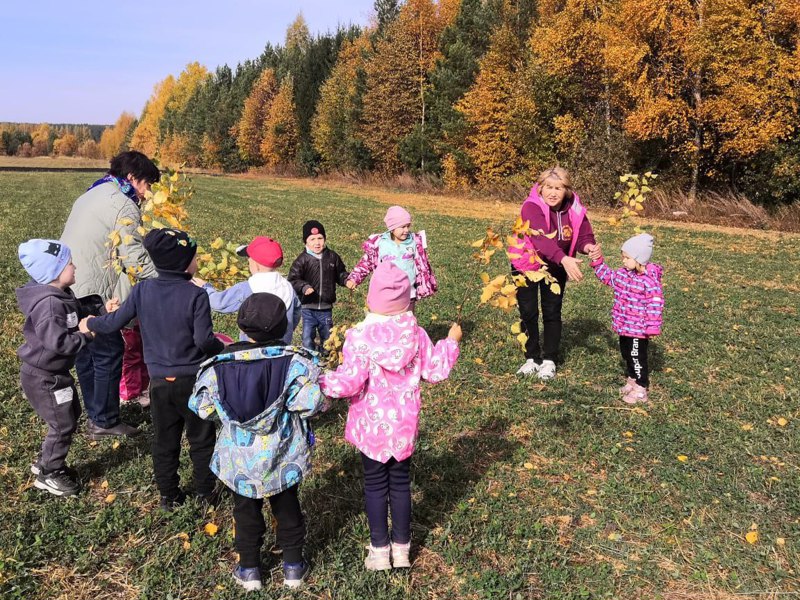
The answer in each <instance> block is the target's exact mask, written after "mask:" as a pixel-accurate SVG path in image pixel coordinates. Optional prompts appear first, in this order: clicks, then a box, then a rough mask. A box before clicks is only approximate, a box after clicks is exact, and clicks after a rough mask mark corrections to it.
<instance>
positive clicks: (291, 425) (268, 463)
mask: <svg viewBox="0 0 800 600" xmlns="http://www.w3.org/2000/svg"><path fill="white" fill-rule="evenodd" d="M319 374H320V368H319V366H318V364H317V358H316V355H314V354H312V353H310V352H308V351H307V350H304V349H302V348H296V347H293V346H268V347H254V348H251V349H243V350H238V351H235V352H229V353H223V354H219V355H217V356H215V357H213V358H211V359H209V360H207V361H206V362H204V363H203V364H202V365H201V367H200V371H199V372H198V375H197V381H196V382H195V386H194V390H193V392H192V397H191V398H190V400H189V408H190V409H191V410H192V411H194V412H195V413H197V415H199V416H200V418H201V419H212V420H219V421H220V422H221V424H222V427H221V428H220V430H219V434H218V435H217V443H216V446H215V447H214V454H213V456H212V458H211V470H212V471H213V472H214V474H215V475H216V476H217V477H218V478H219V479H220V480H221V481H222V482H223V483H224V484H225V485H226V486H228V487H229V488H230V489H232V490H233V491H235V492H236V493H237V494H240V495H241V496H246V497H248V498H267V497H269V496H274V495H275V494H278V493H280V492H282V491H284V490H286V489H288V488H290V487H292V486H294V485H297V484H298V483H300V482H301V481H302V480H303V477H304V476H305V475H306V474H307V473H308V472H309V470H310V468H311V451H312V446H313V444H314V435H313V432H312V430H311V425H310V424H309V423H308V418H309V417H311V416H313V415H315V414H317V413H319V412H321V411H323V410H326V409H327V406H326V405H325V398H324V396H322V394H321V393H320V389H319V384H318V383H317V379H318V377H319Z"/></svg>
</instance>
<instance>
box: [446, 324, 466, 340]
mask: <svg viewBox="0 0 800 600" xmlns="http://www.w3.org/2000/svg"><path fill="white" fill-rule="evenodd" d="M462 336H463V332H462V331H461V325H459V324H458V323H453V324H452V325H451V326H450V331H448V332H447V337H449V338H450V339H451V340H455V341H457V342H460V341H461V338H462Z"/></svg>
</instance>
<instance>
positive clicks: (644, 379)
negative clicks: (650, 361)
mask: <svg viewBox="0 0 800 600" xmlns="http://www.w3.org/2000/svg"><path fill="white" fill-rule="evenodd" d="M647 346H648V339H647V338H633V337H625V336H622V335H621V336H619V350H620V352H621V353H622V359H623V360H624V361H625V367H626V372H627V374H628V377H630V378H631V379H635V380H636V383H637V384H638V385H640V386H642V387H643V388H646V387H649V386H650V369H649V367H648V365H647Z"/></svg>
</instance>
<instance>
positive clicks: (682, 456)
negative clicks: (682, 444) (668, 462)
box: [678, 454, 689, 462]
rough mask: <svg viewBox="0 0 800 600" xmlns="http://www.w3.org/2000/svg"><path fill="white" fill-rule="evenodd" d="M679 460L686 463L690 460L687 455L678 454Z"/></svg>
mask: <svg viewBox="0 0 800 600" xmlns="http://www.w3.org/2000/svg"><path fill="white" fill-rule="evenodd" d="M678 460H679V461H681V462H686V461H687V460H689V457H688V456H686V455H685V454H678Z"/></svg>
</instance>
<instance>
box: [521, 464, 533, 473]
mask: <svg viewBox="0 0 800 600" xmlns="http://www.w3.org/2000/svg"><path fill="white" fill-rule="evenodd" d="M523 466H524V467H525V468H526V469H528V470H529V471H530V470H531V469H532V468H533V463H529V462H526V463H525V464H524V465H523Z"/></svg>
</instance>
